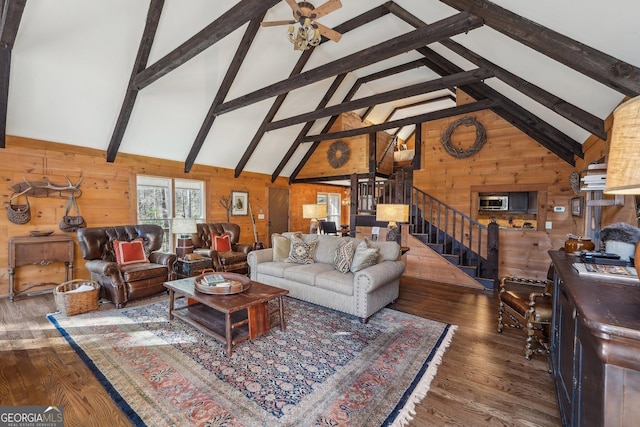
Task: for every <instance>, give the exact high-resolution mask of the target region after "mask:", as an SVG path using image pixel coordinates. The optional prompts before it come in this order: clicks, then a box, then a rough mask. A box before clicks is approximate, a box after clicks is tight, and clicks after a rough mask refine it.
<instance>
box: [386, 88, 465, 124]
mask: <svg viewBox="0 0 640 427" xmlns="http://www.w3.org/2000/svg"><path fill="white" fill-rule="evenodd" d="M446 100H449V101H452V102H454V103H455V102H456V98H455V97H454V96H453V95H451V94H449V95H445V96H439V97H437V98H431V99H424V100H422V101H416V102H411V103H409V104H405V105H399V106H397V107H394V108H393V109H392V110H391V112H390V113H389V114H387V117H385V119H384V120H383V122H388V121H389V120H391V118H392V117H393V115H394V114H395V113H397V112H398V111H400V110H406V109H407V108H413V107H418V106H420V105H428V104H433V103H434V102H440V101H446Z"/></svg>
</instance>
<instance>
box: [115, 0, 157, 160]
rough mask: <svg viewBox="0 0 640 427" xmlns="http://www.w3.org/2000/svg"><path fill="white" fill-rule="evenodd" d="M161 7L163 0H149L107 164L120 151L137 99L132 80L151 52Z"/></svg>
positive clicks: (144, 64)
mask: <svg viewBox="0 0 640 427" xmlns="http://www.w3.org/2000/svg"><path fill="white" fill-rule="evenodd" d="M163 6H164V0H151V3H150V4H149V10H148V11H147V22H146V24H145V26H144V31H143V33H142V39H141V40H140V46H138V54H137V55H136V59H135V61H134V63H133V71H132V72H131V76H130V77H129V86H128V87H127V92H126V93H125V95H124V100H123V101H122V106H121V107H120V114H119V115H118V120H117V121H116V126H115V128H114V129H113V134H112V135H111V141H110V142H109V147H107V162H111V163H112V162H114V161H115V160H116V155H117V154H118V150H119V149H120V144H121V143H122V138H124V133H125V131H126V130H127V126H128V125H129V119H130V118H131V113H132V112H133V106H134V105H135V103H136V98H137V97H138V90H137V89H136V88H135V87H134V79H135V77H136V75H137V74H138V73H139V72H140V71H142V70H144V68H145V67H146V66H147V61H148V60H149V52H151V46H152V45H153V40H154V39H155V37H156V30H157V29H158V22H159V21H160V15H161V14H162V7H163Z"/></svg>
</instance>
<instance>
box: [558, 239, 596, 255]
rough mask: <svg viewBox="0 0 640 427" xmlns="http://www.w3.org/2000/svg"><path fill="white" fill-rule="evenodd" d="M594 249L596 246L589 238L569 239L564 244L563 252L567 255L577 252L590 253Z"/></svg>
mask: <svg viewBox="0 0 640 427" xmlns="http://www.w3.org/2000/svg"><path fill="white" fill-rule="evenodd" d="M595 247H596V245H595V244H594V243H593V242H592V241H591V239H590V238H589V237H581V236H577V237H569V239H568V240H567V241H566V242H564V250H565V252H566V253H568V254H572V253H574V252H578V251H592V250H594V249H595Z"/></svg>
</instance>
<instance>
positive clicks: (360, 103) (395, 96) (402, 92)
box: [266, 68, 493, 130]
mask: <svg viewBox="0 0 640 427" xmlns="http://www.w3.org/2000/svg"><path fill="white" fill-rule="evenodd" d="M491 76H493V73H492V72H490V71H489V70H485V69H482V68H478V69H475V70H471V71H465V72H461V73H457V74H452V75H449V76H445V77H441V78H439V79H435V80H431V81H428V82H424V83H417V84H414V85H411V86H407V87H403V88H400V89H395V90H390V91H388V92H383V93H379V94H377V95H372V96H367V97H364V98H359V99H357V100H355V101H349V102H343V103H341V104H338V105H332V106H331V107H326V108H322V109H316V110H315V111H311V112H309V113H304V114H299V115H297V116H293V117H289V118H286V119H283V120H279V121H276V122H271V123H269V124H268V125H267V127H266V129H267V130H275V129H280V128H283V127H288V126H293V125H296V124H299V123H304V122H309V121H312V120H318V119H321V118H323V117H329V116H334V115H339V114H341V113H346V112H347V111H354V110H357V109H360V108H364V107H367V106H370V105H377V104H384V103H385V102H390V101H396V100H399V99H405V98H408V97H411V96H415V95H422V94H425V93H429V92H434V91H436V90H442V89H447V88H449V87H450V86H460V85H465V84H469V83H473V82H478V81H480V80H484V79H486V78H489V77H491Z"/></svg>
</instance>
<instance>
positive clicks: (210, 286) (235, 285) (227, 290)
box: [194, 269, 251, 295]
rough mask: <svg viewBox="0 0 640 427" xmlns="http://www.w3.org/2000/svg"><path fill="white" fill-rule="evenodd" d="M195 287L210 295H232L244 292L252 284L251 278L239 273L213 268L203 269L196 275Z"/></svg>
mask: <svg viewBox="0 0 640 427" xmlns="http://www.w3.org/2000/svg"><path fill="white" fill-rule="evenodd" d="M194 286H195V289H196V291H198V292H202V293H203V294H209V295H232V294H238V293H240V292H244V291H246V290H247V289H249V287H250V286H251V279H249V278H248V277H247V276H243V275H242V274H238V273H224V272H216V271H214V270H212V269H206V270H203V271H202V274H200V275H199V276H196V279H195V284H194Z"/></svg>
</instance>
